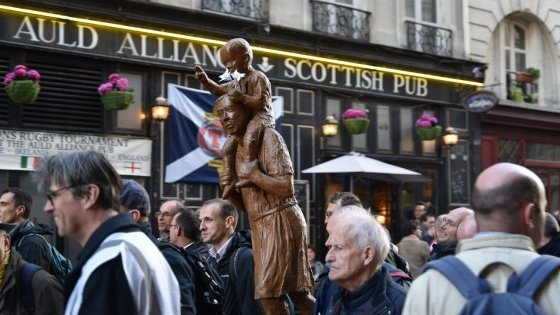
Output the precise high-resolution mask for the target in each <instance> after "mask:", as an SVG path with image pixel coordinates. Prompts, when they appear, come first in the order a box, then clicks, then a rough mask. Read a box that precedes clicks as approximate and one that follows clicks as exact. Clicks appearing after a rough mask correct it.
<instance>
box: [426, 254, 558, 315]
mask: <svg viewBox="0 0 560 315" xmlns="http://www.w3.org/2000/svg"><path fill="white" fill-rule="evenodd" d="M428 269H435V270H437V271H438V272H440V273H441V274H443V275H444V276H445V277H446V278H447V279H448V280H449V281H450V282H451V283H453V285H454V286H455V287H456V288H457V289H458V290H459V292H461V294H462V295H463V296H464V297H465V298H466V299H467V303H466V304H465V306H464V307H463V309H462V310H461V313H460V314H479V315H482V314H507V315H529V314H544V313H543V311H542V310H541V309H540V307H539V306H538V305H537V303H535V300H534V298H535V294H536V293H537V292H538V290H539V288H540V287H541V286H542V285H543V284H544V283H545V282H547V281H548V280H550V276H551V275H552V273H553V272H555V271H558V269H560V259H558V258H557V257H552V256H548V255H543V256H541V257H539V258H537V259H535V260H534V261H532V262H531V263H530V264H529V266H527V268H525V270H523V272H521V273H520V274H519V275H517V274H513V275H512V276H511V277H510V278H509V279H508V283H507V290H506V292H496V293H495V292H492V291H491V287H490V284H489V283H488V281H487V280H486V279H484V278H482V277H479V276H477V275H475V274H474V273H473V272H472V271H471V269H469V267H467V266H466V265H465V264H464V263H463V262H462V261H461V260H459V259H458V258H457V257H455V256H446V257H444V258H441V259H438V260H436V261H433V262H430V263H428V264H427V265H426V267H425V268H424V270H428Z"/></svg>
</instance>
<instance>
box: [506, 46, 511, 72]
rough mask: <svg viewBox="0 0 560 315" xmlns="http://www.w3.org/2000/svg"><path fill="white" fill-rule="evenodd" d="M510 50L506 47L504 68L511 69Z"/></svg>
mask: <svg viewBox="0 0 560 315" xmlns="http://www.w3.org/2000/svg"><path fill="white" fill-rule="evenodd" d="M510 54H511V51H510V50H509V49H506V70H511V57H510Z"/></svg>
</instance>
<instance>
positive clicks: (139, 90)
mask: <svg viewBox="0 0 560 315" xmlns="http://www.w3.org/2000/svg"><path fill="white" fill-rule="evenodd" d="M121 76H123V77H125V78H127V79H128V86H129V88H130V89H132V90H133V92H132V93H133V94H134V101H133V102H132V104H130V105H129V106H128V108H127V109H123V110H119V111H117V128H118V129H129V130H142V119H141V115H142V111H143V108H142V100H143V99H144V95H143V92H144V90H143V86H144V84H143V80H144V78H143V75H142V74H139V73H131V72H124V71H123V72H121Z"/></svg>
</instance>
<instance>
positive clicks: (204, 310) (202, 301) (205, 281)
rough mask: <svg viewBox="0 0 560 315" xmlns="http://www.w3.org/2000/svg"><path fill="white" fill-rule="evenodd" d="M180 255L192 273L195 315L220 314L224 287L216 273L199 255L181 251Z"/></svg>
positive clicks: (189, 251)
mask: <svg viewBox="0 0 560 315" xmlns="http://www.w3.org/2000/svg"><path fill="white" fill-rule="evenodd" d="M181 253H182V254H183V257H185V260H186V261H187V263H188V264H189V266H190V267H191V268H192V270H193V273H194V287H195V290H196V302H195V303H196V312H197V314H208V315H213V314H216V315H220V314H222V313H223V311H222V307H223V304H224V286H223V284H222V279H221V278H220V275H219V274H218V272H217V271H216V270H214V269H213V268H212V267H211V266H210V264H209V262H208V260H207V259H206V258H205V257H203V256H202V255H201V254H200V253H197V252H195V251H191V250H183V249H181Z"/></svg>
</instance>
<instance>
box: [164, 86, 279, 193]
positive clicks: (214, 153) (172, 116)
mask: <svg viewBox="0 0 560 315" xmlns="http://www.w3.org/2000/svg"><path fill="white" fill-rule="evenodd" d="M167 96H168V101H169V105H171V107H170V111H169V118H168V119H167V120H166V122H165V148H166V150H165V151H166V152H165V165H166V167H165V182H166V183H175V182H184V183H213V184H215V183H218V171H217V167H218V165H219V163H216V161H215V159H218V158H219V157H220V151H221V149H222V146H223V144H224V143H225V141H226V138H227V135H226V133H225V132H224V130H223V128H222V124H221V123H220V121H219V119H218V117H216V116H214V115H213V114H212V109H213V107H214V102H215V100H216V97H215V96H213V95H211V94H210V93H208V92H207V91H203V90H197V89H191V88H187V87H183V86H179V85H175V84H168V86H167ZM283 107H284V99H283V98H282V97H273V98H272V110H273V115H274V119H276V128H277V130H278V128H279V126H281V124H280V122H279V118H280V117H281V116H282V110H283Z"/></svg>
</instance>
